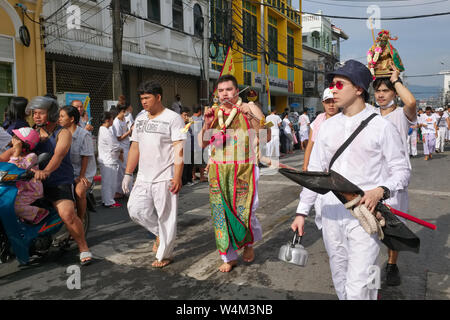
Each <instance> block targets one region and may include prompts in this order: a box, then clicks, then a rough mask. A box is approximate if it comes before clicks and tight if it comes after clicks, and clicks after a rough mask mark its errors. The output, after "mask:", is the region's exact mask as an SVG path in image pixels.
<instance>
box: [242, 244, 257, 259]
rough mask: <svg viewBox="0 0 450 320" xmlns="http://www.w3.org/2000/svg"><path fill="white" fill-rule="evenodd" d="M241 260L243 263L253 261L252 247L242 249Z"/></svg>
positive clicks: (253, 252) (253, 251)
mask: <svg viewBox="0 0 450 320" xmlns="http://www.w3.org/2000/svg"><path fill="white" fill-rule="evenodd" d="M242 259H243V260H244V261H245V262H253V260H255V250H253V247H244V253H243V254H242Z"/></svg>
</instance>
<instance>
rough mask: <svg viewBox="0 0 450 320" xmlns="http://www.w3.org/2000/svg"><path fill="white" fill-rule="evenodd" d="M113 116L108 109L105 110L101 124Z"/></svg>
mask: <svg viewBox="0 0 450 320" xmlns="http://www.w3.org/2000/svg"><path fill="white" fill-rule="evenodd" d="M112 118H114V116H113V113H112V112H110V111H105V112H103V115H102V124H104V123H105V122H106V120H109V119H112Z"/></svg>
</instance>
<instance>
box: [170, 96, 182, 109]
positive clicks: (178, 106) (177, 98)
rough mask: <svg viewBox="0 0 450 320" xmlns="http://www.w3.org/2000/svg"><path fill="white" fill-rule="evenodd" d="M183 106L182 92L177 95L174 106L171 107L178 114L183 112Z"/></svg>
mask: <svg viewBox="0 0 450 320" xmlns="http://www.w3.org/2000/svg"><path fill="white" fill-rule="evenodd" d="M182 107H183V106H182V105H181V96H180V94H178V93H177V94H176V95H175V101H174V102H173V103H172V107H171V108H170V109H171V110H172V111H175V112H176V113H178V114H181V108H182Z"/></svg>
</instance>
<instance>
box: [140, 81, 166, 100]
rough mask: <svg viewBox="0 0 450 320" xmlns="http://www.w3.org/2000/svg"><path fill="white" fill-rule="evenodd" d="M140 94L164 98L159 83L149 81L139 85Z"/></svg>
mask: <svg viewBox="0 0 450 320" xmlns="http://www.w3.org/2000/svg"><path fill="white" fill-rule="evenodd" d="M138 94H139V95H142V94H152V95H154V96H156V95H158V94H159V95H160V96H161V98H162V95H163V90H162V87H161V85H160V84H159V82H156V81H152V80H148V81H144V82H142V83H141V84H140V85H139V88H138Z"/></svg>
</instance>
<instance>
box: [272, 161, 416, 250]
mask: <svg viewBox="0 0 450 320" xmlns="http://www.w3.org/2000/svg"><path fill="white" fill-rule="evenodd" d="M278 171H279V172H280V173H281V174H282V175H284V176H285V177H286V178H288V179H290V180H292V181H294V182H296V183H298V184H299V185H301V186H303V187H305V188H307V189H309V190H311V191H314V192H317V193H320V194H326V193H328V192H330V191H331V192H333V193H334V194H335V195H336V197H337V198H338V199H339V200H340V201H341V202H342V203H346V202H348V201H350V200H352V199H354V198H356V197H357V196H358V195H361V196H363V195H364V191H363V190H361V189H360V188H359V187H358V186H357V185H355V184H353V183H352V182H351V181H349V180H347V179H346V178H344V177H343V176H342V175H340V174H339V173H337V172H335V171H333V170H330V172H318V171H305V172H300V171H297V170H293V169H288V168H281V169H279V170H278ZM375 210H377V211H379V212H380V213H381V214H382V215H383V217H384V219H385V221H386V225H385V226H384V227H382V230H383V232H384V238H383V240H381V241H382V242H383V243H384V244H385V245H386V246H387V247H388V248H389V249H391V250H395V251H412V252H416V253H418V252H419V248H420V239H419V238H418V237H417V236H416V235H415V234H414V233H413V232H412V231H411V230H410V229H409V228H408V227H407V226H406V225H405V224H404V223H403V222H401V221H400V220H399V219H398V218H397V216H396V215H394V214H393V213H392V212H391V210H390V208H389V207H388V206H386V205H385V204H383V203H382V202H381V201H380V202H378V204H377V206H376V208H375Z"/></svg>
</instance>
